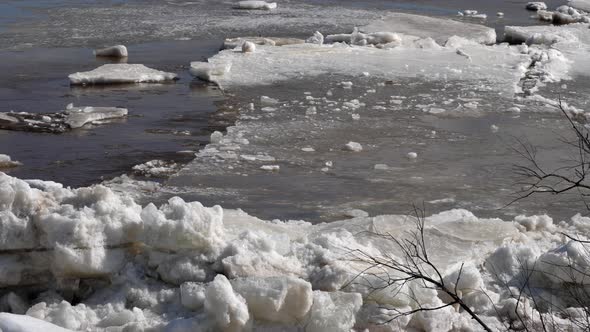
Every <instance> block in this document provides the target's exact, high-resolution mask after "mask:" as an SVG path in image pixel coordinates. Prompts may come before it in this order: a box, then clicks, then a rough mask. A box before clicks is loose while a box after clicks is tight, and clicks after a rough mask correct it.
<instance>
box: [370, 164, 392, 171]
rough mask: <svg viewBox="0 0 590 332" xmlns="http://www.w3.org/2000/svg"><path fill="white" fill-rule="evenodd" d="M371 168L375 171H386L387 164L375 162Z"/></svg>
mask: <svg viewBox="0 0 590 332" xmlns="http://www.w3.org/2000/svg"><path fill="white" fill-rule="evenodd" d="M373 168H374V169H375V170H377V171H386V170H388V169H389V166H387V165H386V164H375V166H374V167H373Z"/></svg>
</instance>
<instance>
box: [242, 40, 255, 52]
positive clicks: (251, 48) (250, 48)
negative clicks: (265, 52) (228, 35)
mask: <svg viewBox="0 0 590 332" xmlns="http://www.w3.org/2000/svg"><path fill="white" fill-rule="evenodd" d="M255 51H256V44H254V43H253V42H250V41H246V42H244V43H243V44H242V52H243V53H252V52H255Z"/></svg>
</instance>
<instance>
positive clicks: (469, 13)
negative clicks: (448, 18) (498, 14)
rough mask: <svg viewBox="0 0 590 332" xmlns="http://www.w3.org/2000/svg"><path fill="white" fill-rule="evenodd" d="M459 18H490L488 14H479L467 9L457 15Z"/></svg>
mask: <svg viewBox="0 0 590 332" xmlns="http://www.w3.org/2000/svg"><path fill="white" fill-rule="evenodd" d="M457 15H458V16H464V17H470V18H479V19H483V20H485V19H486V18H487V17H488V16H487V15H486V14H479V13H478V12H477V10H474V9H466V10H463V11H460V12H459V13H457Z"/></svg>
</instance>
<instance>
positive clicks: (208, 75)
mask: <svg viewBox="0 0 590 332" xmlns="http://www.w3.org/2000/svg"><path fill="white" fill-rule="evenodd" d="M230 69H231V63H229V64H213V63H209V62H199V61H194V62H191V69H190V73H191V74H192V75H193V76H196V77H198V78H200V79H202V80H205V81H209V82H216V79H217V78H218V77H220V76H223V75H225V74H227V73H229V71H230Z"/></svg>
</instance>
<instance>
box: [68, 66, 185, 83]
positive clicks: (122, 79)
mask: <svg viewBox="0 0 590 332" xmlns="http://www.w3.org/2000/svg"><path fill="white" fill-rule="evenodd" d="M68 78H69V79H70V83H71V84H74V85H80V84H81V85H86V84H122V83H159V82H167V81H174V80H176V79H178V77H177V75H176V74H173V73H167V72H163V71H159V70H155V69H151V68H148V67H146V66H144V65H140V64H122V63H121V64H106V65H102V66H100V67H98V68H96V69H94V70H91V71H88V72H79V73H74V74H71V75H69V76H68Z"/></svg>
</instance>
